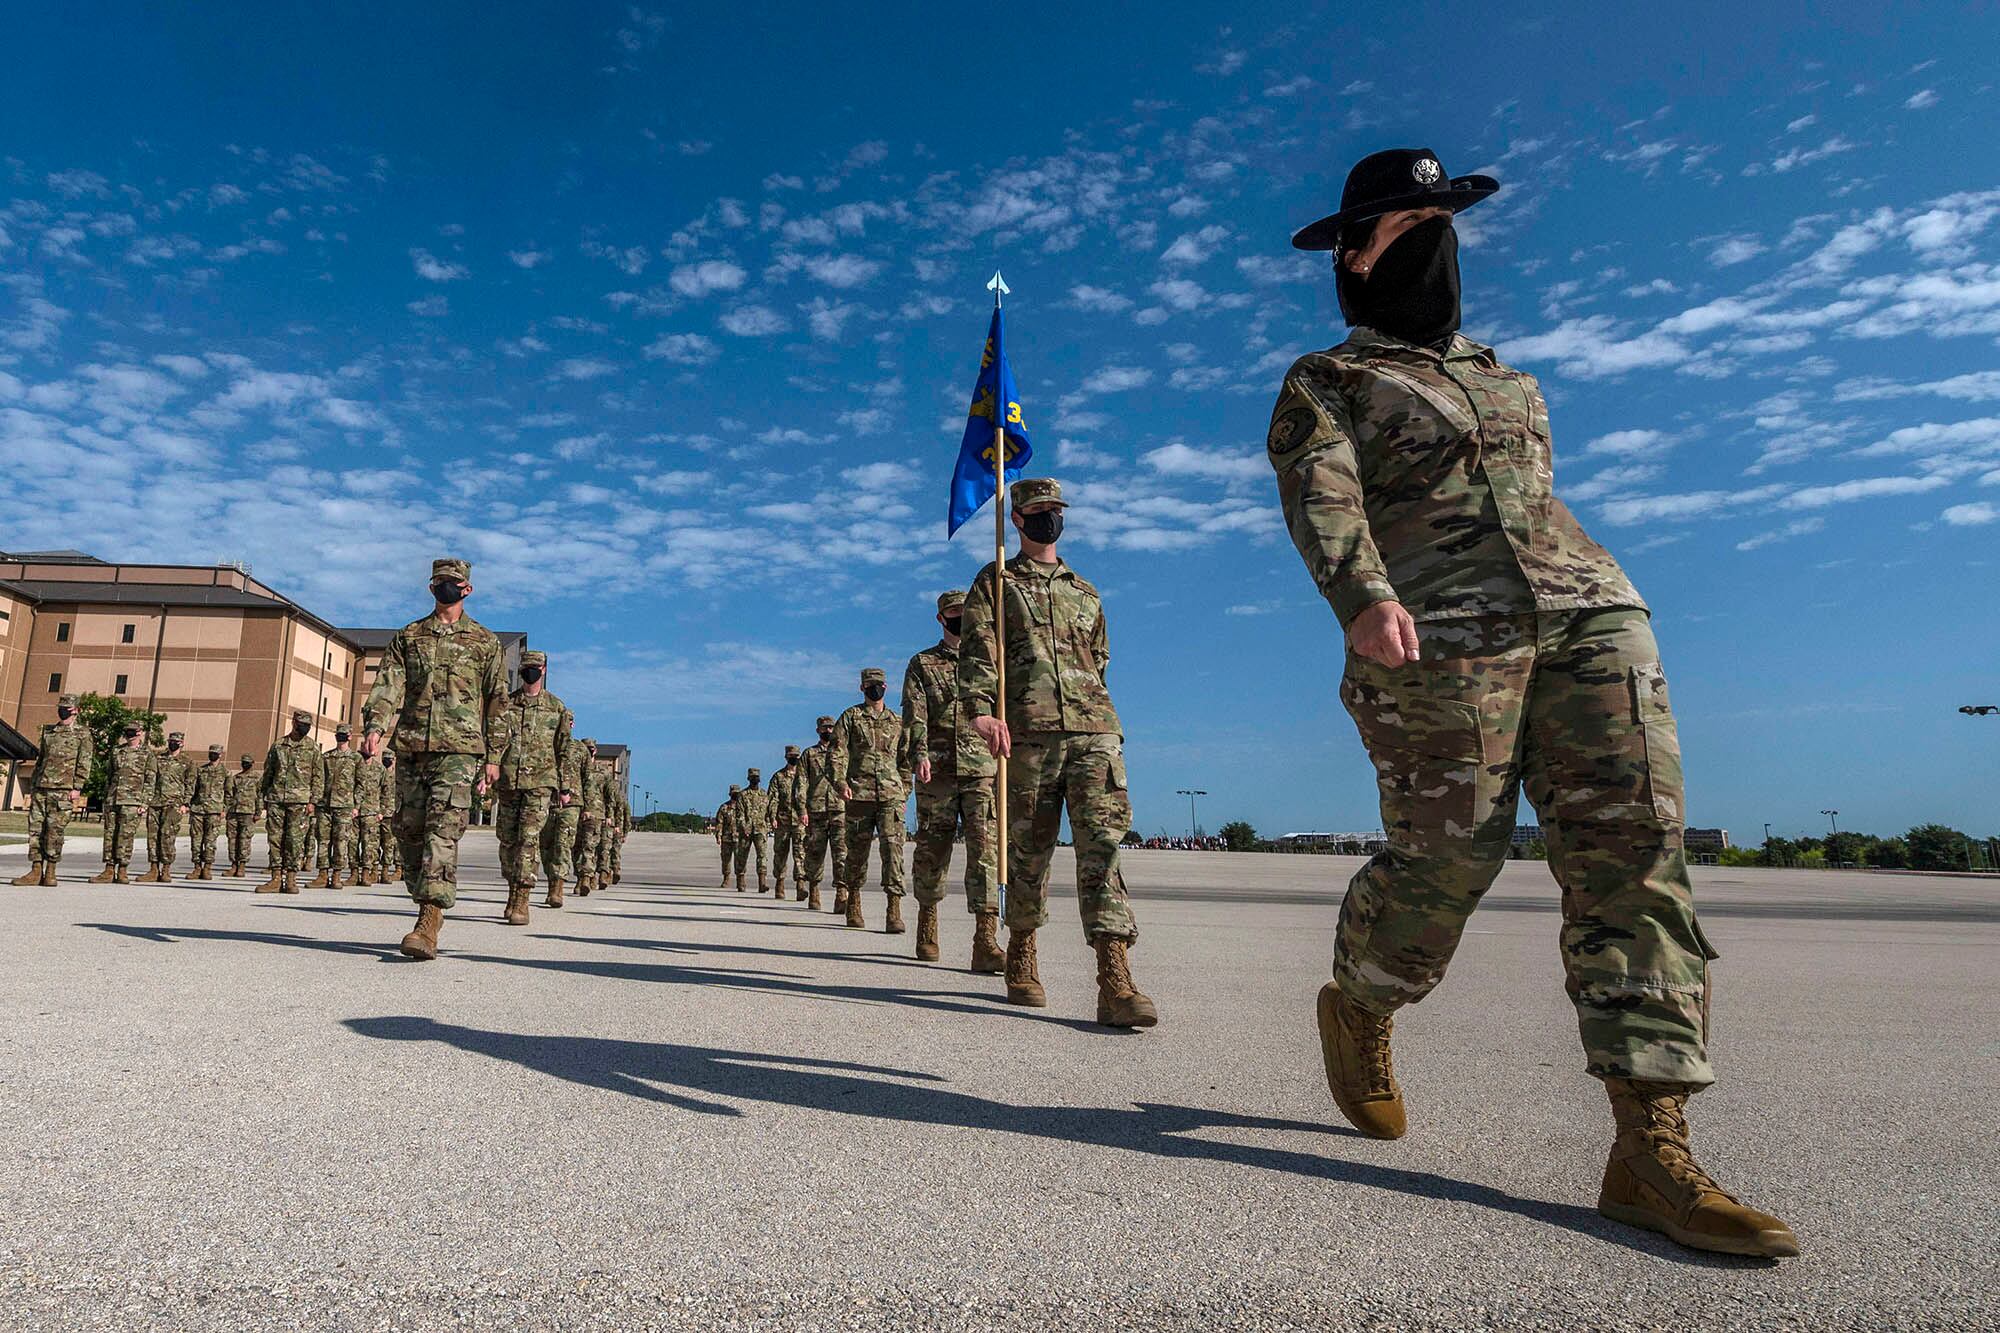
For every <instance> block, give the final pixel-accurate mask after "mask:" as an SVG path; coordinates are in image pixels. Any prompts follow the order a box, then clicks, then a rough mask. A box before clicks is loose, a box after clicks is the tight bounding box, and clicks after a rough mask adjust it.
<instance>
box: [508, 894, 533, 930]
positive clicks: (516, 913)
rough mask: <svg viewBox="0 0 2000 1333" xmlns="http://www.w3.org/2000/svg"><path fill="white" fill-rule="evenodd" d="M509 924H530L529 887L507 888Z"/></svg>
mask: <svg viewBox="0 0 2000 1333" xmlns="http://www.w3.org/2000/svg"><path fill="white" fill-rule="evenodd" d="M506 921H507V924H508V925H510V926H525V925H527V924H528V886H527V885H525V884H509V885H508V886H507V915H506Z"/></svg>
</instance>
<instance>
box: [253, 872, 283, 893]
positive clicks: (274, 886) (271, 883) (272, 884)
mask: <svg viewBox="0 0 2000 1333" xmlns="http://www.w3.org/2000/svg"><path fill="white" fill-rule="evenodd" d="M284 882H285V872H284V871H282V870H280V869H278V868H277V867H276V866H272V867H271V878H269V879H267V880H265V881H264V882H263V883H262V884H259V885H258V886H257V887H256V889H255V890H254V892H257V893H276V892H277V891H278V889H279V888H280V887H281V886H282V885H283V884H284Z"/></svg>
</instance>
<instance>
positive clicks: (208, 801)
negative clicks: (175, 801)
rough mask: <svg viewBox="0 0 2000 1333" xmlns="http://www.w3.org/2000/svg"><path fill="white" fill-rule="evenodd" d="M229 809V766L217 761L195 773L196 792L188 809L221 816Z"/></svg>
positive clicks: (189, 801) (190, 798)
mask: <svg viewBox="0 0 2000 1333" xmlns="http://www.w3.org/2000/svg"><path fill="white" fill-rule="evenodd" d="M228 808H229V765H227V764H225V763H223V762H222V761H221V760H219V759H217V760H215V761H213V762H211V763H206V764H203V765H202V766H201V767H200V768H197V769H196V770H195V771H194V792H193V793H192V795H191V796H190V797H189V800H188V809H190V810H199V811H200V812H201V813H202V814H205V815H219V814H221V813H222V812H223V811H224V810H226V809H228Z"/></svg>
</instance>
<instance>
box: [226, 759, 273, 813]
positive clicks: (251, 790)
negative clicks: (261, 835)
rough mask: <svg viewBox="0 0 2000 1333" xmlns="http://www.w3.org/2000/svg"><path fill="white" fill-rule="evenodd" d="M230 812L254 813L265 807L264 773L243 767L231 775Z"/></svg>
mask: <svg viewBox="0 0 2000 1333" xmlns="http://www.w3.org/2000/svg"><path fill="white" fill-rule="evenodd" d="M228 799H229V813H230V814H232V815H254V814H256V813H257V812H258V811H260V810H262V809H263V808H264V775H263V774H262V773H259V772H257V771H256V770H255V769H252V770H251V771H250V772H248V773H245V772H243V771H242V770H241V769H238V770H237V771H236V772H234V773H231V774H230V775H229V798H228Z"/></svg>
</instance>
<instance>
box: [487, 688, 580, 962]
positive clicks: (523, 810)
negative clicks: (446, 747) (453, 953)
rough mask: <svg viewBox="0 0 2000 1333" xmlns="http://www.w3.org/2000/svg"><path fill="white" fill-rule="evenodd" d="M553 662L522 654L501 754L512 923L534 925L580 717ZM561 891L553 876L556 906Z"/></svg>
mask: <svg viewBox="0 0 2000 1333" xmlns="http://www.w3.org/2000/svg"><path fill="white" fill-rule="evenodd" d="M548 667H549V659H548V655H547V654H546V653H539V652H533V651H529V652H524V653H522V654H521V687H520V688H519V689H517V690H515V691H514V693H513V694H511V695H509V696H508V699H507V717H506V732H507V748H506V750H505V751H504V752H503V753H502V754H501V756H500V784H499V789H498V790H499V799H500V811H499V816H498V821H497V824H496V826H495V832H496V833H497V835H498V838H499V842H500V871H501V874H502V875H503V876H505V878H506V880H507V907H506V911H505V918H506V921H507V924H508V925H510V926H525V925H527V924H528V896H529V895H530V894H532V893H533V892H534V891H535V862H536V860H537V859H538V858H539V857H540V855H541V849H542V831H543V828H544V826H545V825H546V824H547V822H548V819H549V814H550V812H551V811H552V810H553V809H555V808H557V807H556V803H557V802H558V801H559V800H561V799H562V798H563V797H564V796H566V795H568V793H567V792H566V791H564V790H563V787H562V753H563V749H564V747H566V746H567V745H568V744H569V738H570V737H569V730H570V726H571V724H572V723H573V722H574V721H575V720H576V719H575V716H574V715H573V714H572V713H571V712H570V711H569V707H568V705H566V704H564V703H563V701H562V700H561V699H559V698H557V697H556V696H555V695H553V694H551V693H550V692H549V689H548V682H547V675H548ZM560 893H561V888H560V885H559V884H558V883H557V882H556V881H555V880H554V879H553V878H551V882H550V898H551V899H552V900H553V901H552V902H551V903H550V905H551V906H560V905H561V901H562V900H561V898H560V896H559V895H560Z"/></svg>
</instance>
